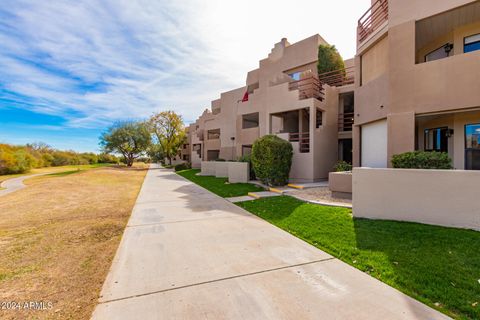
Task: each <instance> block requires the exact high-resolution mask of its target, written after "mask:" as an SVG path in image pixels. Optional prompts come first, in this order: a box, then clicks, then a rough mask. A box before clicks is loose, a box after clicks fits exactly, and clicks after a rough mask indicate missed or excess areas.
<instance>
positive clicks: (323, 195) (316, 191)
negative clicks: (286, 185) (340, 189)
mask: <svg viewBox="0 0 480 320" xmlns="http://www.w3.org/2000/svg"><path fill="white" fill-rule="evenodd" d="M288 194H291V195H295V196H297V197H299V198H302V199H304V200H317V201H320V200H322V201H329V202H341V203H347V204H351V203H352V200H350V199H339V198H333V197H332V192H331V191H330V189H328V187H319V188H309V189H303V190H292V191H288Z"/></svg>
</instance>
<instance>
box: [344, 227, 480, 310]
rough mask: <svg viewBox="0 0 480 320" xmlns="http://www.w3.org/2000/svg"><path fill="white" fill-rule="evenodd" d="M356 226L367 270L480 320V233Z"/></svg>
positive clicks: (422, 297) (432, 303) (420, 297)
mask: <svg viewBox="0 0 480 320" xmlns="http://www.w3.org/2000/svg"><path fill="white" fill-rule="evenodd" d="M353 223H354V232H355V239H356V246H357V248H358V249H359V252H361V254H359V255H358V257H357V260H358V261H357V263H358V264H359V265H361V266H362V269H363V270H364V271H367V272H368V273H370V274H371V275H373V276H375V277H376V278H378V279H381V280H382V281H384V282H386V283H388V284H390V285H392V286H394V287H396V288H397V289H399V290H400V291H402V292H404V293H407V294H408V295H410V296H412V297H414V298H416V299H417V300H420V301H422V302H425V303H427V304H429V305H430V306H432V307H434V308H436V309H439V310H441V311H443V312H445V313H447V314H448V315H450V316H453V317H460V318H464V319H480V306H478V304H479V303H480V254H479V252H478V248H479V247H480V232H476V231H472V230H463V229H455V228H445V227H438V226H431V225H425V224H418V223H409V222H399V221H383V220H368V219H353ZM363 253H365V254H363Z"/></svg>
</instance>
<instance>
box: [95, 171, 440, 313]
mask: <svg viewBox="0 0 480 320" xmlns="http://www.w3.org/2000/svg"><path fill="white" fill-rule="evenodd" d="M446 318H447V317H445V316H444V315H442V314H440V313H438V312H436V311H434V310H433V309H430V308H429V307H427V306H425V305H423V304H421V303H419V302H417V301H415V300H413V299H411V298H409V297H407V296H405V295H404V294H402V293H400V292H398V291H397V290H395V289H393V288H391V287H389V286H387V285H385V284H383V283H381V282H379V281H377V280H376V279H373V278H371V277H370V276H368V275H366V274H364V273H362V272H360V271H358V270H356V269H354V268H352V267H350V266H348V265H347V264H345V263H343V262H341V261H339V260H337V259H335V258H333V257H331V256H330V255H328V254H326V253H325V252H323V251H320V250H318V249H316V248H315V247H313V246H310V245H309V244H307V243H305V242H303V241H301V240H299V239H297V238H295V237H294V236H292V235H290V234H288V233H287V232H284V231H282V230H280V229H278V228H277V227H275V226H273V225H271V224H269V223H268V222H266V221H263V220H261V219H259V218H257V217H255V216H253V215H251V214H249V213H248V212H246V211H244V210H243V209H241V208H239V207H237V206H235V205H234V204H232V203H230V202H228V201H226V200H225V199H222V198H219V197H217V196H216V195H213V194H212V193H210V192H208V191H206V190H205V189H203V188H200V187H198V186H196V185H194V184H192V183H191V182H189V181H186V180H184V179H183V178H181V177H180V176H178V175H176V174H175V173H173V172H171V171H169V170H164V169H159V168H157V167H154V166H152V168H151V169H150V170H149V172H148V173H147V176H146V178H145V181H144V183H143V186H142V190H141V192H140V194H139V196H138V199H137V203H136V205H135V207H134V210H133V213H132V216H131V218H130V221H129V223H128V226H127V228H126V230H125V233H124V236H123V239H122V241H121V243H120V246H119V249H118V251H117V254H116V256H115V259H114V261H113V264H112V267H111V270H110V272H109V274H108V276H107V279H106V281H105V283H104V286H103V290H102V293H101V297H100V300H99V304H98V306H97V307H96V309H95V312H94V314H93V319H142V320H148V319H249V320H250V319H262V320H263V319H275V320H277V319H382V320H383V319H390V320H392V319H446Z"/></svg>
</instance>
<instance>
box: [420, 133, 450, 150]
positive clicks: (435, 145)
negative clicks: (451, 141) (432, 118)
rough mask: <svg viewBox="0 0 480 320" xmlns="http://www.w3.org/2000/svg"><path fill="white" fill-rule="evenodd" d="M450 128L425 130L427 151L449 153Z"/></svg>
mask: <svg viewBox="0 0 480 320" xmlns="http://www.w3.org/2000/svg"><path fill="white" fill-rule="evenodd" d="M448 131H449V130H448V128H447V127H443V128H434V129H425V141H424V144H425V147H424V149H425V151H438V152H448Z"/></svg>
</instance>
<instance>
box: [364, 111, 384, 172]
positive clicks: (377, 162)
mask: <svg viewBox="0 0 480 320" xmlns="http://www.w3.org/2000/svg"><path fill="white" fill-rule="evenodd" d="M361 139H362V151H361V155H362V167H371V168H386V167H387V120H380V121H375V122H373V123H369V124H366V125H363V126H362V134H361Z"/></svg>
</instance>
